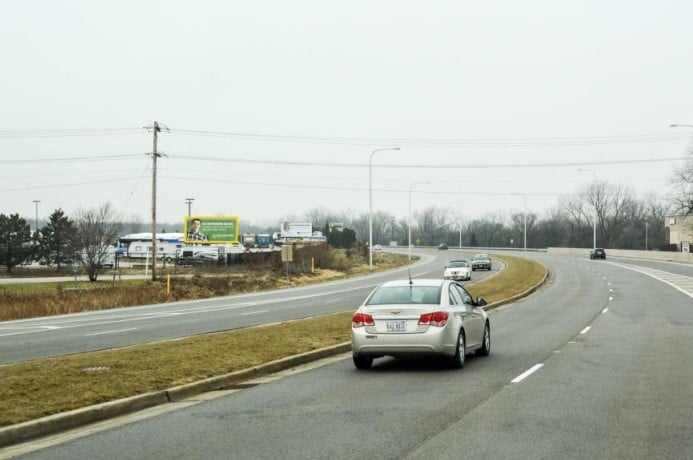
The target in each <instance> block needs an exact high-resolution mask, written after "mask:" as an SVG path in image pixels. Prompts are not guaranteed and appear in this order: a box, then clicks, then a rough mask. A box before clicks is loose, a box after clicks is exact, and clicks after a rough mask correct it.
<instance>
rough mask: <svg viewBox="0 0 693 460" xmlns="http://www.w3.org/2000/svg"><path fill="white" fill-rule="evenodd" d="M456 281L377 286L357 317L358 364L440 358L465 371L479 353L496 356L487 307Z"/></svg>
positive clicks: (353, 340) (354, 351)
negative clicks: (469, 359) (383, 358)
mask: <svg viewBox="0 0 693 460" xmlns="http://www.w3.org/2000/svg"><path fill="white" fill-rule="evenodd" d="M484 305H486V300H485V299H484V298H483V297H479V298H477V299H474V298H473V297H472V296H471V295H470V294H469V292H467V291H466V290H465V288H464V287H463V286H462V285H461V284H459V283H458V282H456V281H453V280H441V279H405V280H397V281H388V282H386V283H383V284H381V285H380V286H378V287H377V288H375V289H374V290H373V291H372V292H371V293H370V295H369V296H368V297H367V298H366V300H365V301H364V302H363V304H362V305H361V306H360V307H359V308H358V309H357V310H356V312H355V313H354V314H353V316H352V318H351V348H352V354H353V360H354V366H356V368H357V369H369V368H370V367H371V366H372V364H373V360H374V359H375V358H379V357H381V356H393V357H395V358H400V357H406V356H421V355H424V356H426V355H438V356H442V357H444V358H446V360H447V364H448V365H449V367H451V368H454V369H460V368H462V367H463V366H464V362H465V356H466V355H467V354H469V353H471V352H473V351H476V352H477V354H480V355H482V356H486V355H488V354H489V353H490V352H491V326H490V322H489V317H488V315H487V314H486V312H485V311H484V309H483V308H482V307H483V306H484Z"/></svg>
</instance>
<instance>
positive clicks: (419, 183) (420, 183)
mask: <svg viewBox="0 0 693 460" xmlns="http://www.w3.org/2000/svg"><path fill="white" fill-rule="evenodd" d="M424 184H430V182H414V183H413V184H411V185H410V186H409V261H410V262H411V191H412V189H413V188H414V186H415V185H424Z"/></svg>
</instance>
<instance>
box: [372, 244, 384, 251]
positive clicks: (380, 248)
mask: <svg viewBox="0 0 693 460" xmlns="http://www.w3.org/2000/svg"><path fill="white" fill-rule="evenodd" d="M373 250H374V251H382V250H383V247H382V246H381V245H379V244H376V245H373Z"/></svg>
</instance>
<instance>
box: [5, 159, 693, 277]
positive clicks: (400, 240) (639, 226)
mask: <svg viewBox="0 0 693 460" xmlns="http://www.w3.org/2000/svg"><path fill="white" fill-rule="evenodd" d="M675 179H676V180H675V191H676V193H675V195H674V197H673V198H670V199H668V200H667V201H664V200H663V199H661V198H659V197H657V196H656V195H654V194H652V195H647V196H644V197H640V196H638V195H637V194H636V193H635V191H634V190H633V189H632V188H630V187H626V186H623V185H618V184H609V183H607V182H604V181H596V182H594V183H593V184H591V185H590V186H589V187H587V188H585V189H583V191H582V192H581V193H577V194H571V195H565V196H562V197H560V198H559V200H558V203H557V205H556V206H554V208H552V209H551V210H549V211H548V212H547V213H545V214H544V215H543V216H541V217H540V216H539V215H538V214H537V213H535V212H527V213H526V214H525V213H524V212H513V213H510V214H509V215H504V214H503V213H501V212H499V211H494V210H490V211H489V213H488V214H486V215H485V216H483V217H480V218H475V219H464V218H462V217H460V216H455V215H453V213H452V212H451V211H450V210H449V209H448V208H444V207H439V206H430V207H427V208H424V209H421V210H418V211H415V212H414V216H413V217H414V218H413V222H412V225H411V237H412V244H414V245H417V246H436V245H438V244H440V243H445V244H447V245H448V246H463V247H498V248H521V247H524V245H525V234H526V240H527V241H526V244H527V247H528V248H546V247H585V248H587V247H592V244H593V239H594V234H595V232H596V242H597V246H600V247H606V248H613V249H660V250H675V248H673V247H671V246H670V245H668V241H666V239H665V236H666V235H665V217H666V216H667V215H668V213H680V214H684V215H688V214H691V213H693V154H692V155H691V156H690V158H689V160H688V161H687V162H686V163H685V164H684V165H683V166H682V167H681V168H680V169H679V170H677V172H676V176H675ZM372 217H373V218H372V223H373V242H374V244H381V245H388V244H390V242H393V241H394V242H396V244H397V245H399V246H405V247H406V245H407V244H408V237H409V227H410V226H409V222H408V221H407V219H404V218H398V217H396V216H395V215H393V214H391V213H388V212H385V211H377V212H375V213H373V216H372ZM285 220H288V219H285ZM300 220H301V221H308V222H312V223H313V228H314V229H324V232H325V235H326V236H327V237H328V242H329V243H330V244H331V245H333V246H335V247H347V246H350V245H353V244H354V243H355V242H357V241H359V242H362V243H363V242H368V240H369V224H368V222H369V216H368V214H367V213H361V214H359V215H354V214H353V213H350V212H348V211H332V210H327V209H323V208H316V209H312V210H310V211H308V212H307V213H305V214H304V215H303V216H302V217H301V218H300ZM333 223H341V224H342V226H343V229H342V230H334V229H332V227H331V224H333ZM149 225H150V224H145V223H142V222H137V221H136V219H133V220H132V221H131V222H129V223H126V222H125V220H124V219H123V218H122V217H120V216H117V215H116V213H115V211H114V209H113V208H112V206H111V204H110V203H106V204H104V205H102V206H100V207H98V208H93V209H88V210H82V211H78V212H77V215H76V216H75V217H74V218H73V219H71V218H69V217H68V216H66V215H65V213H64V212H63V211H62V210H61V209H56V210H55V211H54V212H53V213H52V214H51V215H50V218H49V220H48V221H47V222H46V224H45V225H44V226H43V227H41V228H39V229H37V230H36V231H35V232H33V233H32V232H31V228H30V225H29V224H28V223H27V222H26V220H25V219H23V218H21V217H20V216H19V215H18V214H12V215H9V216H8V215H5V214H0V265H3V266H5V267H6V270H7V272H11V270H12V268H13V267H16V266H18V265H21V264H25V263H29V262H39V263H41V264H45V265H50V266H55V267H57V268H58V269H60V267H61V266H63V265H66V264H73V263H77V264H79V265H80V266H82V267H83V268H84V269H85V270H86V272H87V273H88V275H89V279H90V280H96V278H97V276H98V273H99V269H100V266H101V263H102V262H103V261H104V260H105V259H106V254H107V252H108V251H109V249H110V246H112V245H113V244H115V243H116V242H117V240H118V237H119V236H121V235H122V234H123V232H127V233H134V232H141V231H148V229H150V228H151V227H149ZM176 225H177V224H174V225H173V226H172V227H170V228H176ZM242 225H243V224H242ZM243 226H244V227H245V228H244V231H246V232H255V233H272V232H273V231H274V230H275V229H274V228H268V227H261V226H254V225H252V224H247V225H243ZM525 229H526V231H525ZM161 231H162V232H165V231H166V225H163V226H162V228H161Z"/></svg>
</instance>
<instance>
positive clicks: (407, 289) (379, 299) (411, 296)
mask: <svg viewBox="0 0 693 460" xmlns="http://www.w3.org/2000/svg"><path fill="white" fill-rule="evenodd" d="M439 303H440V286H388V287H381V288H379V289H378V290H377V291H375V292H374V293H373V295H372V296H371V297H370V298H369V299H368V302H366V305H392V304H439Z"/></svg>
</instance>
